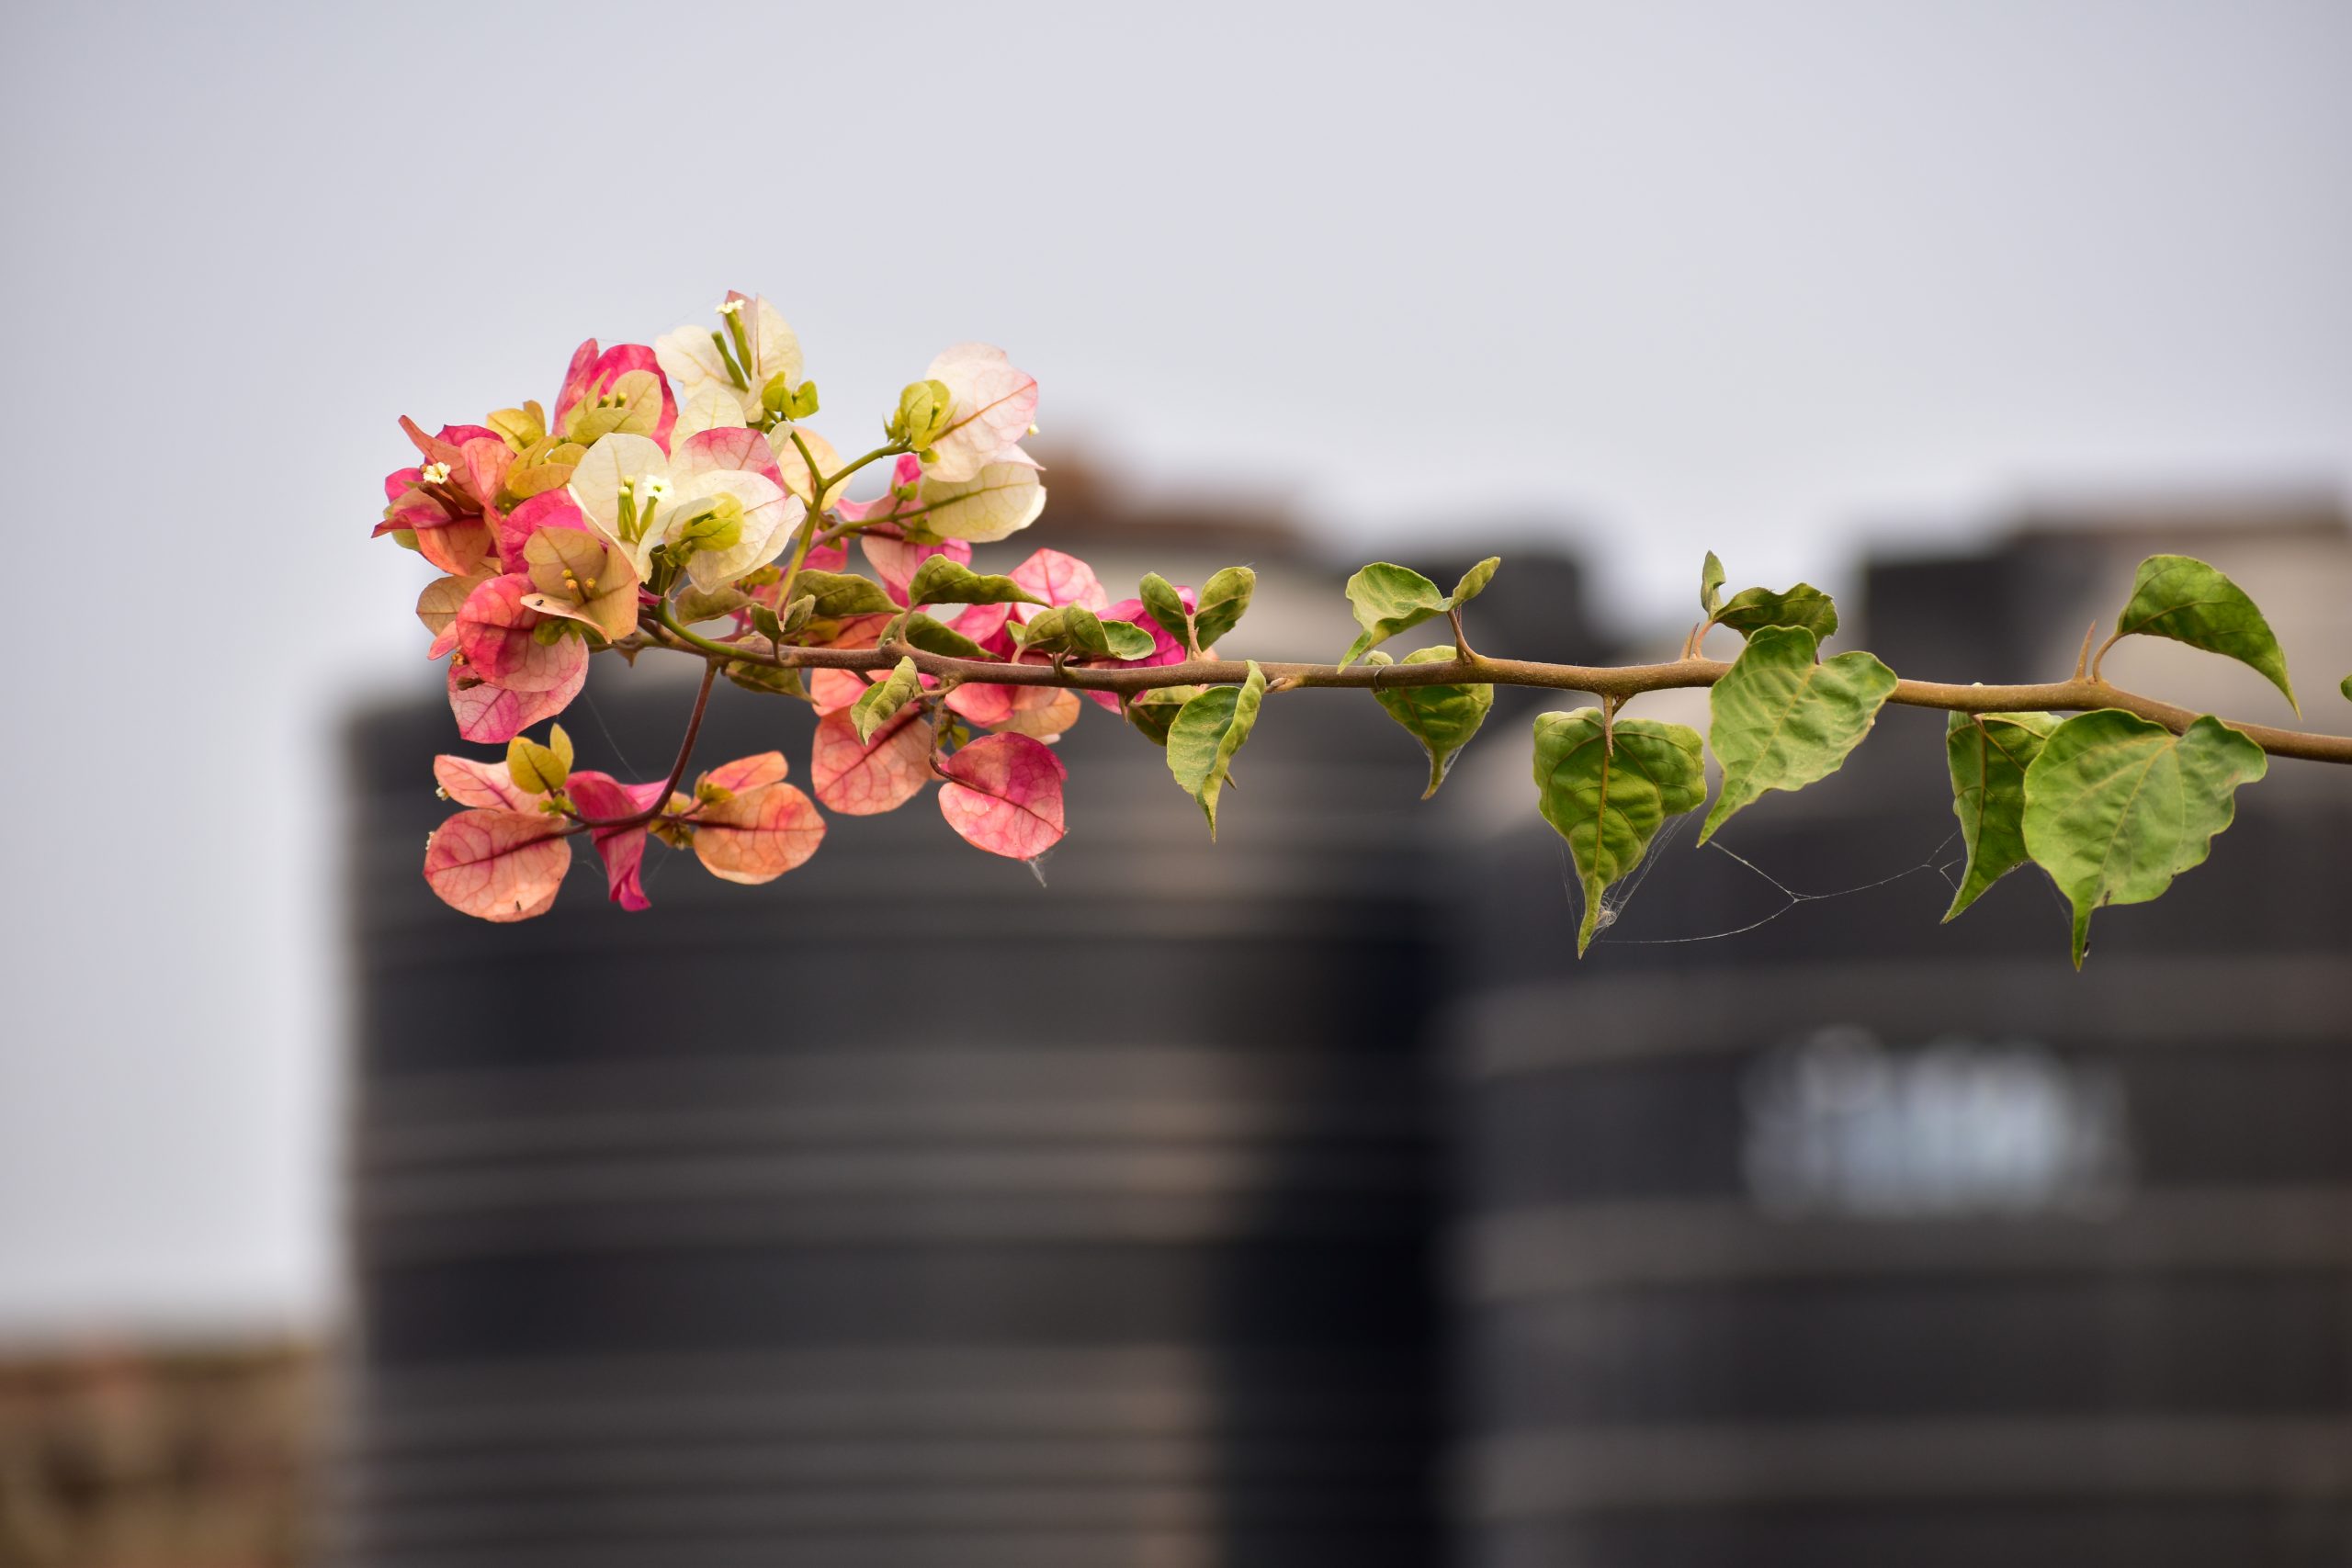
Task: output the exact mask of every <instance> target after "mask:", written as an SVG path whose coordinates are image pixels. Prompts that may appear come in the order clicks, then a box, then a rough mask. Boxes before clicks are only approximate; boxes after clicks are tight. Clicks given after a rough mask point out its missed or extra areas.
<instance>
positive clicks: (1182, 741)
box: [1168, 660, 1266, 839]
mask: <svg viewBox="0 0 2352 1568" xmlns="http://www.w3.org/2000/svg"><path fill="white" fill-rule="evenodd" d="M1265 697H1266V672H1265V671H1262V670H1261V669H1259V668H1258V665H1257V662H1256V661H1255V660H1251V661H1250V678H1249V680H1247V681H1245V682H1242V683H1241V684H1240V685H1238V686H1211V687H1210V688H1209V689H1208V690H1207V691H1205V692H1203V693H1202V694H1200V695H1198V696H1196V697H1194V698H1193V699H1192V701H1190V702H1188V703H1186V704H1185V705H1183V707H1182V708H1181V709H1179V710H1178V712H1177V714H1176V717H1175V721H1174V722H1173V723H1171V724H1170V725H1169V727H1168V771H1169V772H1170V773H1173V774H1175V775H1176V782H1177V784H1180V785H1182V788H1183V791H1184V793H1185V794H1186V795H1191V796H1192V797H1193V799H1194V800H1197V801H1199V802H1200V803H1201V813H1202V815H1204V816H1205V817H1206V818H1208V819H1209V837H1210V838H1212V839H1214V838H1216V798H1217V795H1218V793H1219V792H1220V791H1222V790H1223V789H1224V788H1225V785H1226V783H1227V780H1229V779H1230V778H1231V777H1232V775H1233V757H1234V753H1235V752H1237V751H1238V750H1241V743H1242V742H1243V741H1245V740H1247V739H1250V730H1251V728H1254V727H1255V726H1256V725H1257V722H1258V705H1259V704H1261V702H1263V701H1264V700H1265Z"/></svg>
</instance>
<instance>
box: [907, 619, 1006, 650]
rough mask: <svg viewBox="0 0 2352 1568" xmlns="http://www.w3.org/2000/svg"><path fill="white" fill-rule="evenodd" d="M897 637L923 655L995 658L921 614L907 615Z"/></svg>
mask: <svg viewBox="0 0 2352 1568" xmlns="http://www.w3.org/2000/svg"><path fill="white" fill-rule="evenodd" d="M899 636H900V637H904V638H906V639H907V641H908V642H910V643H912V644H913V645H914V646H915V647H917V648H919V649H922V650H923V651H924V652H925V653H939V654H944V655H946V656H947V657H948V658H950V659H994V658H996V655H995V654H993V653H990V652H989V650H988V649H984V648H982V647H981V646H980V645H979V644H978V643H977V642H974V641H973V640H972V639H971V638H970V637H966V636H965V635H964V634H963V633H962V632H959V631H957V630H956V628H955V627H953V626H942V625H941V624H940V623H939V622H937V621H934V620H933V619H932V618H931V617H930V616H929V615H922V614H916V615H909V616H908V617H907V619H906V624H905V625H904V626H900V627H899Z"/></svg>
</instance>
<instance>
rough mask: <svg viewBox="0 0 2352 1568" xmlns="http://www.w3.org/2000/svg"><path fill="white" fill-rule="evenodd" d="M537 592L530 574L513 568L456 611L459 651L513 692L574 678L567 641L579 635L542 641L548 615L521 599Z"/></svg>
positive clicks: (541, 688) (486, 583) (473, 666)
mask: <svg viewBox="0 0 2352 1568" xmlns="http://www.w3.org/2000/svg"><path fill="white" fill-rule="evenodd" d="M534 592H536V590H535V589H534V588H533V586H532V583H531V580H530V579H529V578H527V577H526V576H524V575H523V574H522V573H521V572H509V573H507V574H505V575H504V576H503V577H493V578H490V579H488V580H487V581H484V582H483V583H482V584H481V587H479V588H476V589H475V590H474V591H473V592H471V593H469V594H468V595H467V596H466V602H465V604H462V605H461V606H459V607H458V623H457V626H458V652H459V653H461V654H463V655H464V656H465V660H466V663H467V665H468V666H469V667H470V668H471V670H472V671H473V672H474V673H475V674H476V675H478V676H480V677H481V678H482V679H483V680H485V681H494V682H497V683H498V684H499V685H502V686H504V687H506V688H507V689H508V690H510V691H515V692H545V691H548V690H551V689H553V688H554V687H557V686H560V685H561V684H562V683H563V682H565V681H566V680H568V679H570V677H571V655H570V654H569V653H567V652H566V651H565V650H564V648H563V644H565V643H566V642H572V641H577V640H578V639H577V638H576V637H571V636H569V635H567V636H564V637H558V638H557V639H556V640H555V641H553V642H543V641H541V640H540V639H539V637H538V636H537V628H538V626H539V624H540V623H541V622H543V621H545V620H546V619H547V617H546V616H545V615H541V614H539V612H538V611H537V610H534V609H532V608H531V607H530V606H529V605H527V604H525V603H523V601H524V600H525V599H526V598H527V597H529V596H530V595H531V594H532V593H534Z"/></svg>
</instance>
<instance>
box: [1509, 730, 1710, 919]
mask: <svg viewBox="0 0 2352 1568" xmlns="http://www.w3.org/2000/svg"><path fill="white" fill-rule="evenodd" d="M1612 730H1613V741H1612V734H1611V731H1612ZM1706 798H1707V768H1706V763H1705V761H1704V760H1703V756H1702V742H1701V741H1700V739H1699V732H1698V731H1697V730H1695V729H1692V728H1690V727H1689V726H1687V725H1680V724H1665V723H1661V722H1660V721H1658V720H1657V719H1649V718H1621V719H1619V720H1617V721H1616V723H1615V725H1614V726H1604V725H1603V723H1602V722H1601V716H1600V709H1599V708H1578V709H1577V711H1576V712H1574V713H1547V714H1539V715H1538V716H1536V719H1535V799H1536V807H1537V809H1539V810H1541V811H1542V812H1543V813H1544V820H1545V821H1546V822H1549V823H1550V824H1552V826H1553V827H1554V828H1555V829H1557V830H1558V831H1559V834H1560V837H1562V838H1564V839H1566V840H1567V841H1568V853H1569V854H1571V855H1573V856H1574V857H1576V863H1577V876H1578V877H1579V878H1580V879H1581V880H1582V882H1583V884H1584V919H1583V922H1582V923H1581V924H1579V925H1578V926H1577V957H1579V958H1581V957H1583V956H1584V952H1585V949H1586V948H1588V947H1590V946H1591V945H1592V939H1593V936H1594V935H1595V934H1596V933H1597V932H1598V931H1600V925H1601V912H1602V909H1603V908H1604V906H1603V903H1602V895H1603V894H1605V893H1607V892H1608V890H1609V889H1610V888H1611V887H1612V886H1616V884H1617V883H1619V882H1620V881H1622V880H1623V879H1624V877H1625V876H1626V875H1628V874H1630V873H1631V872H1632V871H1633V870H1634V868H1635V867H1636V866H1638V865H1640V864H1641V863H1642V856H1643V854H1644V853H1645V852H1646V851H1647V850H1648V849H1649V845H1650V840H1652V839H1654V838H1656V837H1657V830H1658V829H1659V828H1661V827H1663V826H1664V825H1665V824H1666V820H1667V818H1669V817H1679V816H1680V815H1681V814H1682V813H1684V812H1686V811H1691V810H1695V809H1696V808H1697V807H1698V806H1699V805H1700V803H1701V802H1702V801H1704V800H1705V799H1706Z"/></svg>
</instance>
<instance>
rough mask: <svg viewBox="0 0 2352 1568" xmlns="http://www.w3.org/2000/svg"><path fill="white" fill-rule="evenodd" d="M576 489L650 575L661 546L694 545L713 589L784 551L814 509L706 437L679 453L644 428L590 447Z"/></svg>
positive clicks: (692, 567) (689, 567) (694, 566)
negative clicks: (719, 452)
mask: <svg viewBox="0 0 2352 1568" xmlns="http://www.w3.org/2000/svg"><path fill="white" fill-rule="evenodd" d="M571 497H572V500H573V501H575V502H578V503H579V506H580V510H581V512H582V513H584V514H585V515H586V517H587V518H588V521H589V523H590V524H591V525H593V526H594V528H595V529H596V531H597V532H598V533H600V534H602V535H604V536H605V537H606V538H608V539H610V540H612V541H613V543H615V544H616V545H618V546H619V547H621V548H622V549H624V550H626V551H628V556H629V559H630V562H631V563H632V564H633V565H634V566H635V567H636V568H637V572H638V576H639V578H640V579H645V578H648V577H650V574H651V572H652V558H653V551H654V549H655V547H657V546H661V545H668V546H670V547H672V548H673V551H684V550H691V553H689V554H687V555H686V558H685V564H686V575H687V577H689V578H690V579H692V580H693V581H694V584H695V587H697V588H700V589H703V590H705V591H712V590H716V589H718V588H721V587H724V586H725V585H726V584H727V583H729V582H730V581H734V580H735V579H736V578H739V577H741V576H742V575H743V574H744V573H745V572H747V571H752V570H755V569H757V568H759V567H763V566H765V565H766V564H767V563H768V562H769V561H772V560H774V559H775V558H776V557H777V556H779V555H781V554H783V553H784V547H785V546H786V544H787V543H788V542H790V540H791V537H792V531H793V530H794V529H795V528H797V527H798V526H799V525H800V520H801V519H802V518H803V517H804V516H806V515H807V514H808V511H807V508H806V507H804V506H802V505H801V503H800V501H799V499H798V498H797V497H795V496H791V495H787V494H786V493H785V491H784V489H783V487H782V486H780V485H778V484H777V483H776V482H775V480H774V479H770V478H768V477H767V476H766V475H765V474H763V473H759V472H757V471H755V470H753V469H750V468H731V467H725V466H722V465H721V464H720V463H719V462H718V461H717V460H715V459H714V458H713V457H712V456H711V455H710V454H709V453H708V452H707V450H705V449H704V448H703V447H702V446H700V445H699V444H682V445H681V446H680V449H679V452H678V455H677V457H674V458H673V457H669V456H667V455H665V454H664V453H663V452H662V448H661V446H659V445H657V444H656V443H654V442H652V441H650V440H648V439H647V438H646V437H644V436H642V435H626V434H612V435H607V436H605V438H604V439H603V440H601V441H599V442H597V443H596V444H595V445H594V446H591V447H590V448H588V455H587V456H586V457H582V459H581V460H580V466H579V468H575V469H574V470H572V475H571Z"/></svg>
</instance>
